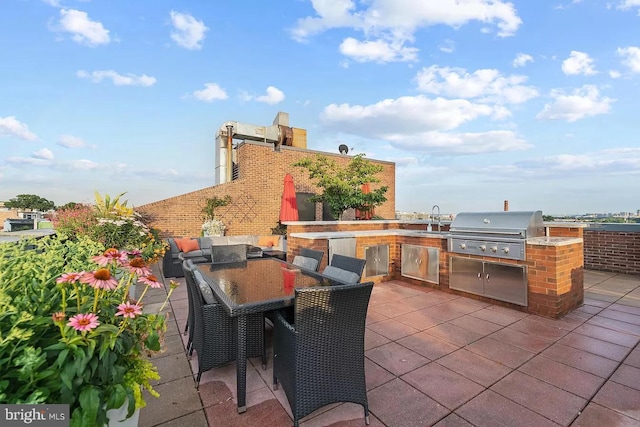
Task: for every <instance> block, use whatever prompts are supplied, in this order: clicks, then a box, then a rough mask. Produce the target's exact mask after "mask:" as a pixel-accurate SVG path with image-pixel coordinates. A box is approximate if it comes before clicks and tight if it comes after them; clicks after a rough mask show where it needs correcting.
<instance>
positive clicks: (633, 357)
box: [623, 347, 640, 368]
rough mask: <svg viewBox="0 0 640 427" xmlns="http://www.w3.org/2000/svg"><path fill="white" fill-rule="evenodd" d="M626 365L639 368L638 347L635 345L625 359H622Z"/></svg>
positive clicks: (639, 356)
mask: <svg viewBox="0 0 640 427" xmlns="http://www.w3.org/2000/svg"><path fill="white" fill-rule="evenodd" d="M623 363H624V364H626V365H631V366H635V367H636V368H640V347H636V348H635V349H634V350H632V351H631V353H629V355H628V356H627V358H626V359H624V361H623Z"/></svg>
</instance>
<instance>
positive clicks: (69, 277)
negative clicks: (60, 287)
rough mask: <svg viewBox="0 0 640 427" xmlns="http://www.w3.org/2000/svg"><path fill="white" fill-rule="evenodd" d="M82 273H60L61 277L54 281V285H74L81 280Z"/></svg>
mask: <svg viewBox="0 0 640 427" xmlns="http://www.w3.org/2000/svg"><path fill="white" fill-rule="evenodd" d="M83 274H84V271H80V272H78V273H62V276H60V277H58V278H57V279H56V283H76V282H77V281H78V280H80V279H81V278H82V275H83Z"/></svg>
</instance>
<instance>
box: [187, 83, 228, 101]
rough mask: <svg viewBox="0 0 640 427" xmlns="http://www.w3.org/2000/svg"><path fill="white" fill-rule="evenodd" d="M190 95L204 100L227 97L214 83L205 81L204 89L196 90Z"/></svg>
mask: <svg viewBox="0 0 640 427" xmlns="http://www.w3.org/2000/svg"><path fill="white" fill-rule="evenodd" d="M192 95H193V97H194V98H196V99H199V100H200V101H206V102H211V101H215V100H219V99H227V98H228V96H227V92H225V90H224V89H222V88H221V87H220V86H218V85H217V84H216V83H205V84H204V89H200V90H196V91H194V92H193V93H192Z"/></svg>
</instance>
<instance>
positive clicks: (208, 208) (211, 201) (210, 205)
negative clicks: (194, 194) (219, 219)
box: [202, 194, 231, 221]
mask: <svg viewBox="0 0 640 427" xmlns="http://www.w3.org/2000/svg"><path fill="white" fill-rule="evenodd" d="M229 203H231V196H229V195H228V194H227V195H226V196H224V197H222V198H220V197H218V196H213V197H209V198H208V199H206V200H205V204H204V206H203V207H202V214H203V215H204V220H205V221H206V220H210V219H215V218H216V209H217V208H220V207H223V206H227V205H228V204H229Z"/></svg>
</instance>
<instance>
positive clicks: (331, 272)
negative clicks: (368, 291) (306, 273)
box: [322, 265, 360, 283]
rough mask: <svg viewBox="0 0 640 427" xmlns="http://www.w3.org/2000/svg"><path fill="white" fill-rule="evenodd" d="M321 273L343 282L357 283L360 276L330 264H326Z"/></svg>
mask: <svg viewBox="0 0 640 427" xmlns="http://www.w3.org/2000/svg"><path fill="white" fill-rule="evenodd" d="M322 275H323V276H326V277H329V278H331V279H335V280H338V281H340V282H343V283H358V282H359V281H360V276H358V275H357V274H356V273H354V272H353V271H347V270H343V269H341V268H338V267H334V266H332V265H327V266H326V267H325V268H324V270H323V271H322Z"/></svg>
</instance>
